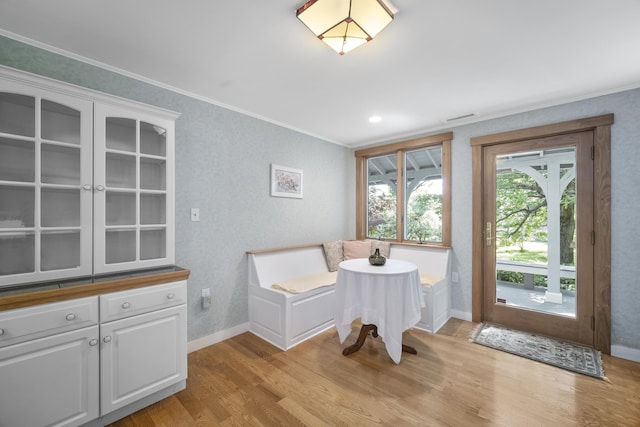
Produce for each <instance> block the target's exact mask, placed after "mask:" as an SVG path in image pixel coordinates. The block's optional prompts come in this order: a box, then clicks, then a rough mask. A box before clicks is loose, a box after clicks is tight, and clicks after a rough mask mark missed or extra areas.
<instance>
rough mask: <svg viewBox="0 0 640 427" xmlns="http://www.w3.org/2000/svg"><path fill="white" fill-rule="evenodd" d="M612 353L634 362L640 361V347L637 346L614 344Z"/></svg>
mask: <svg viewBox="0 0 640 427" xmlns="http://www.w3.org/2000/svg"><path fill="white" fill-rule="evenodd" d="M611 355H612V356H614V357H619V358H621V359H627V360H631V361H633V362H640V349H637V348H631V347H625V346H623V345H612V346H611Z"/></svg>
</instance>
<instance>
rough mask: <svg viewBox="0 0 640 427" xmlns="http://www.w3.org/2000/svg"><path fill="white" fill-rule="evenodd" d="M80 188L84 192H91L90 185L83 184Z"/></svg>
mask: <svg viewBox="0 0 640 427" xmlns="http://www.w3.org/2000/svg"><path fill="white" fill-rule="evenodd" d="M82 188H83V189H84V190H86V191H90V190H91V185H90V184H85V185H83V186H82Z"/></svg>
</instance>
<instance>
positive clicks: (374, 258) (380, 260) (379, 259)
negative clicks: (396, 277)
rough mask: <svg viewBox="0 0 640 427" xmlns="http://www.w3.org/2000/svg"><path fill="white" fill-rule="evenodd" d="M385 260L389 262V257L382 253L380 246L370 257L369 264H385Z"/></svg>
mask: <svg viewBox="0 0 640 427" xmlns="http://www.w3.org/2000/svg"><path fill="white" fill-rule="evenodd" d="M385 262H387V259H386V258H385V257H384V256H382V255H380V248H376V251H375V253H374V254H373V255H371V256H370V257H369V264H371V265H384V263H385Z"/></svg>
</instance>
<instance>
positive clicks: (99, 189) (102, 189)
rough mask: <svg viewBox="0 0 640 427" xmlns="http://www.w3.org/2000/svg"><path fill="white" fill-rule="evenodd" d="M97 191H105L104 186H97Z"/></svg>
mask: <svg viewBox="0 0 640 427" xmlns="http://www.w3.org/2000/svg"><path fill="white" fill-rule="evenodd" d="M96 190H98V191H104V185H96Z"/></svg>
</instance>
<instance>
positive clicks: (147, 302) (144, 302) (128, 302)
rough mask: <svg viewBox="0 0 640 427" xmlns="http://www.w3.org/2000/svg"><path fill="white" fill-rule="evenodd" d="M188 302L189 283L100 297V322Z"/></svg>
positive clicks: (175, 283) (158, 286)
mask: <svg viewBox="0 0 640 427" xmlns="http://www.w3.org/2000/svg"><path fill="white" fill-rule="evenodd" d="M186 302H187V282H186V281H185V280H182V281H179V282H172V283H167V284H164V285H155V286H147V287H144V288H139V289H132V290H130V291H122V292H114V293H112V294H105V295H101V296H100V322H101V323H104V322H109V321H111V320H117V319H123V318H125V317H129V316H134V315H137V314H142V313H148V312H150V311H155V310H161V309H163V308H168V307H173V306H176V305H180V304H185V303H186Z"/></svg>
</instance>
